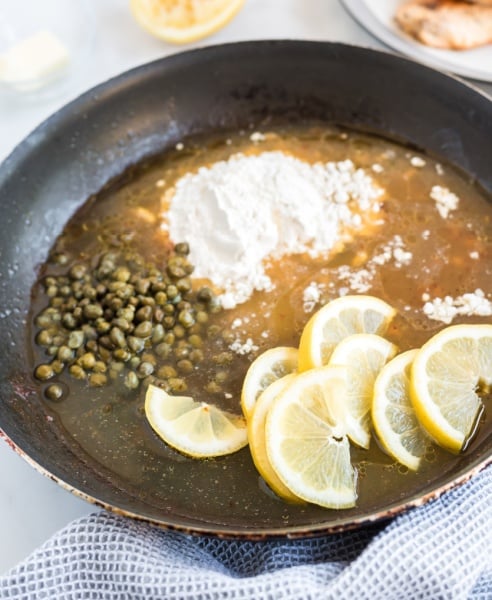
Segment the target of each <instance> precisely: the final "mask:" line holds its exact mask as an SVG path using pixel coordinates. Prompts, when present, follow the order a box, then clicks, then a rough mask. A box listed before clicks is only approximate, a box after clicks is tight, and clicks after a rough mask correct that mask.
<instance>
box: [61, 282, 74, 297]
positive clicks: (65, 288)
mask: <svg viewBox="0 0 492 600" xmlns="http://www.w3.org/2000/svg"><path fill="white" fill-rule="evenodd" d="M58 293H59V294H60V296H65V297H68V296H70V294H71V293H72V290H71V289H70V286H69V285H62V286H61V287H60V288H59V290H58Z"/></svg>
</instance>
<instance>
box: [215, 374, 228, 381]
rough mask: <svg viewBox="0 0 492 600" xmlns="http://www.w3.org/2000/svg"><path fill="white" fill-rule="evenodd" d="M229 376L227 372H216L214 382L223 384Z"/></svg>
mask: <svg viewBox="0 0 492 600" xmlns="http://www.w3.org/2000/svg"><path fill="white" fill-rule="evenodd" d="M228 376H229V373H228V372H227V371H217V373H215V377H214V379H215V381H216V382H217V383H224V382H225V381H226V380H227V378H228Z"/></svg>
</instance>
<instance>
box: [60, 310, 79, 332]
mask: <svg viewBox="0 0 492 600" xmlns="http://www.w3.org/2000/svg"><path fill="white" fill-rule="evenodd" d="M62 324H63V326H64V327H66V328H67V329H75V328H76V327H77V325H78V324H79V322H78V319H76V318H75V317H74V316H73V313H70V312H67V313H65V314H64V315H63V317H62Z"/></svg>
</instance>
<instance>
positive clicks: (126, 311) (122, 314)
mask: <svg viewBox="0 0 492 600" xmlns="http://www.w3.org/2000/svg"><path fill="white" fill-rule="evenodd" d="M134 316H135V308H134V307H133V306H124V307H123V308H120V309H119V310H118V312H117V317H118V318H119V319H124V320H125V321H128V323H131V322H132V321H133V318H134ZM119 327H120V329H122V327H121V326H119Z"/></svg>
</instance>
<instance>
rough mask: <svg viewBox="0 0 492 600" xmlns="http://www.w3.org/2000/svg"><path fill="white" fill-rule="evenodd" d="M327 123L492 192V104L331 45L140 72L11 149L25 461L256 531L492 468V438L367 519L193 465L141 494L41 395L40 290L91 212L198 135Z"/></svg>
mask: <svg viewBox="0 0 492 600" xmlns="http://www.w3.org/2000/svg"><path fill="white" fill-rule="evenodd" d="M320 119H321V120H324V121H327V122H330V123H336V124H340V125H346V126H349V127H351V128H356V129H362V130H368V131H374V132H376V133H379V134H381V135H385V136H387V137H389V138H392V139H396V140H400V141H403V142H405V143H407V144H410V145H412V146H414V147H416V148H420V149H425V150H426V151H427V152H429V153H431V154H434V155H437V156H439V157H441V159H442V160H445V161H448V162H450V163H452V164H454V165H455V166H457V167H458V168H460V169H461V170H463V171H465V172H466V173H467V174H468V175H469V176H471V177H472V178H474V179H476V180H477V181H478V182H479V183H480V184H481V185H482V186H483V187H484V188H485V189H486V190H487V191H489V192H492V167H491V165H492V102H491V101H490V100H489V99H488V98H487V97H485V96H484V95H481V94H480V93H479V92H477V91H476V90H474V89H471V88H470V87H467V86H466V85H464V84H463V83H461V82H460V81H458V80H456V79H453V78H451V77H448V76H445V75H443V74H440V73H438V72H436V71H433V70H431V69H428V68H426V67H423V66H419V65H418V64H415V63H413V62H411V61H408V60H405V59H402V58H398V57H395V56H391V55H388V54H384V53H380V52H375V51H371V50H366V49H362V48H356V47H349V46H344V45H340V44H329V43H311V42H295V41H276V42H254V43H241V44H233V45H225V46H218V47H211V48H207V49H204V50H198V51H192V52H187V53H184V54H179V55H176V56H172V57H170V58H166V59H164V60H160V61H157V62H154V63H151V64H149V65H146V66H143V67H139V68H137V69H135V70H133V71H130V72H129V73H125V74H123V75H121V76H120V77H117V78H116V79H113V80H111V81H110V82H108V83H105V84H103V85H101V86H99V87H97V88H95V89H94V90H92V91H90V92H88V93H87V94H85V95H83V96H82V97H81V98H79V99H78V100H75V101H74V102H72V103H71V104H69V105H68V106H67V107H65V108H64V109H62V110H61V111H59V112H58V113H56V114H55V115H54V116H53V117H51V118H50V119H48V120H47V121H46V122H45V123H43V124H42V125H41V126H40V127H38V128H37V129H36V130H35V131H34V132H33V133H32V134H30V135H29V137H28V138H27V139H26V140H25V141H24V142H23V143H22V144H21V145H20V146H19V147H18V148H17V149H16V150H15V151H14V152H13V154H12V155H11V156H10V157H9V158H8V159H7V160H6V161H5V163H4V164H3V165H2V167H1V168H0V206H1V209H2V218H1V219H0V261H1V278H0V316H1V318H0V339H1V340H2V346H1V350H0V352H1V365H0V369H1V377H0V381H1V383H0V426H1V428H2V429H3V431H4V433H5V436H8V437H7V441H9V440H10V441H11V442H12V445H13V446H14V447H15V448H16V449H17V451H18V452H19V453H20V454H21V455H23V456H24V457H25V458H27V459H28V460H29V461H30V462H31V463H33V464H34V465H35V466H37V468H39V469H40V470H41V471H42V472H44V473H45V474H47V475H48V476H50V477H52V478H54V479H55V480H56V481H58V482H60V483H61V484H62V485H64V486H65V487H67V488H69V489H72V490H74V491H76V492H77V493H78V494H80V495H81V496H82V497H84V498H87V499H89V500H91V501H94V502H96V503H98V504H100V505H103V506H105V507H107V508H110V509H112V510H115V511H117V512H121V513H124V514H128V515H132V516H136V517H139V518H142V519H145V520H149V521H152V522H154V523H159V524H162V525H165V526H168V527H176V528H180V529H185V530H189V531H193V532H202V533H212V534H219V535H225V536H250V537H264V536H275V535H286V534H287V535H292V536H295V535H308V534H316V533H318V534H319V533H327V532H331V531H336V530H339V529H343V528H346V527H352V526H357V525H361V524H363V523H367V522H370V521H374V520H376V519H379V518H383V517H386V516H389V515H391V514H395V513H397V512H399V511H401V510H403V509H405V508H407V507H409V506H414V505H418V504H420V503H422V502H424V501H426V500H428V499H429V498H431V497H434V496H436V495H438V494H439V493H441V492H442V491H444V490H445V489H448V488H450V487H452V486H453V485H456V484H458V483H460V482H462V481H464V480H466V479H467V478H468V477H470V476H471V475H472V474H473V473H474V472H476V471H477V470H479V469H480V468H482V467H483V466H484V465H485V464H487V463H488V462H489V461H490V460H491V457H492V432H490V431H486V432H483V433H482V435H481V437H480V439H479V440H477V441H476V442H475V443H474V446H473V448H472V449H470V451H469V452H468V453H466V454H465V455H463V456H461V457H457V458H456V459H455V460H454V461H452V462H451V463H450V466H449V468H447V469H446V470H445V472H442V474H441V475H439V477H437V478H436V479H433V480H431V481H421V482H420V483H419V485H418V486H414V488H413V489H411V490H407V491H405V492H404V493H403V495H399V494H398V495H394V496H391V497H384V498H374V501H373V502H372V503H371V502H369V503H368V504H367V505H365V506H364V508H363V509H362V510H361V509H360V508H359V509H352V510H349V511H338V512H337V511H326V510H323V509H319V508H316V507H312V508H311V507H308V508H302V509H300V508H299V507H286V506H285V505H283V504H279V503H278V501H276V500H274V499H271V498H268V497H267V496H266V495H265V494H264V493H263V492H262V494H263V495H262V496H261V499H260V501H257V507H256V508H255V511H249V512H248V511H247V510H246V509H245V506H246V504H245V503H246V501H248V502H250V503H251V501H254V499H255V498H258V497H259V496H258V494H256V496H254V495H253V496H251V494H252V492H251V486H252V485H256V484H257V481H256V479H255V480H254V481H253V480H252V479H251V477H253V476H252V475H251V474H250V475H245V476H244V477H243V476H242V475H241V474H239V476H238V477H236V479H235V480H233V481H232V482H231V481H225V482H224V485H222V486H220V489H217V487H216V488H214V490H206V489H205V491H203V488H204V483H203V481H201V482H197V481H195V480H194V479H193V478H192V477H190V479H189V481H187V482H186V486H187V487H186V486H185V484H184V483H183V481H184V479H185V478H186V477H185V475H186V471H185V470H184V469H185V468H184V467H183V468H182V470H181V471H180V469H179V468H178V469H177V474H176V476H175V477H176V479H175V481H174V482H173V484H176V486H178V487H179V486H181V488H180V494H179V497H175V495H174V494H173V492H172V489H171V488H172V486H169V488H168V489H167V488H165V486H164V491H162V490H163V487H162V485H161V488H160V491H159V493H157V492H155V493H153V492H152V491H150V492H149V490H142V489H141V488H140V487H139V485H138V482H137V481H132V480H131V478H128V477H123V476H121V475H118V474H117V473H114V472H111V471H110V470H108V469H107V468H105V467H104V466H103V465H102V464H101V463H100V462H99V461H98V460H97V457H95V458H94V457H92V456H91V453H90V449H88V448H85V449H83V448H82V447H80V446H79V445H78V444H77V442H75V441H74V440H73V439H72V438H70V436H68V435H67V434H66V432H65V431H64V430H63V428H62V427H61V426H60V425H59V423H58V420H57V419H56V418H55V417H54V416H53V414H52V413H51V412H50V411H49V409H48V408H47V407H46V405H45V404H44V403H43V402H42V401H41V400H40V394H39V390H38V389H37V388H36V386H35V383H34V380H33V377H32V373H31V367H30V366H29V361H28V357H27V351H26V346H27V344H26V315H27V312H28V308H29V301H30V290H31V287H32V285H33V283H34V282H35V279H36V273H37V267H38V265H39V264H40V263H41V262H42V261H43V260H44V259H45V257H46V256H47V253H48V251H49V248H50V246H51V245H52V243H53V241H54V239H55V237H56V236H57V235H58V234H59V233H60V231H61V229H62V227H63V225H64V224H65V222H66V221H67V220H68V218H69V217H70V216H71V215H72V213H73V212H74V211H75V210H76V209H77V207H79V206H80V205H81V204H82V203H83V202H84V201H85V200H86V199H87V198H88V197H89V196H90V195H91V194H93V193H95V192H97V191H98V190H99V189H100V188H101V187H102V186H104V184H105V183H106V182H108V181H109V180H111V179H112V178H114V177H115V176H117V175H119V174H120V173H122V172H123V171H124V170H125V169H127V168H128V167H129V166H130V165H133V164H135V163H137V162H139V161H140V160H142V159H143V158H145V157H149V156H151V155H154V154H157V153H159V152H162V151H164V150H165V149H166V148H169V147H172V146H174V144H175V143H176V142H178V141H180V140H182V139H183V138H185V137H187V136H190V135H194V134H198V133H200V134H202V133H207V132H214V133H215V132H217V131H221V130H224V131H226V130H231V129H232V130H235V129H240V128H248V127H258V128H265V127H268V126H271V125H274V124H275V123H285V122H287V121H299V120H301V121H302V120H320ZM244 460H245V461H246V459H244ZM243 467H244V465H243ZM243 467H241V468H243ZM248 477H249V479H248ZM206 479H207V478H206V477H205V478H204V480H206ZM243 480H244V481H243ZM183 486H185V487H183ZM205 487H206V484H205ZM200 490H201V491H200ZM190 498H192V499H193V501H191V500H190ZM243 499H244V502H243Z"/></svg>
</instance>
